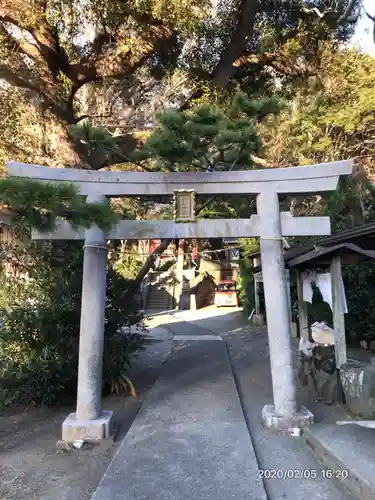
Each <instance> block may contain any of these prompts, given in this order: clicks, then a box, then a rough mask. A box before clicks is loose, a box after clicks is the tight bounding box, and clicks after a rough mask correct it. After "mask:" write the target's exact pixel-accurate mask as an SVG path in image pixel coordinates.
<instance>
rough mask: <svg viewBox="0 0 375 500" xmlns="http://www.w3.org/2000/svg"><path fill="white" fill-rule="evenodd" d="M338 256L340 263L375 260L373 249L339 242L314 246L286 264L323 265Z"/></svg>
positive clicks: (290, 266) (326, 264) (301, 265)
mask: <svg viewBox="0 0 375 500" xmlns="http://www.w3.org/2000/svg"><path fill="white" fill-rule="evenodd" d="M336 256H340V257H341V263H342V264H344V265H345V264H359V263H361V262H369V261H370V262H371V261H375V251H374V250H364V249H363V248H361V247H359V246H357V245H354V244H353V243H340V244H338V245H334V246H329V247H327V246H326V247H316V248H314V249H313V250H311V251H309V252H305V253H302V254H300V255H298V256H294V257H293V258H289V259H288V260H287V261H286V264H287V266H288V267H289V268H292V267H298V268H301V267H324V266H328V265H330V263H331V260H332V258H333V257H336Z"/></svg>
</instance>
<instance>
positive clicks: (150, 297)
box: [146, 266, 176, 311]
mask: <svg viewBox="0 0 375 500" xmlns="http://www.w3.org/2000/svg"><path fill="white" fill-rule="evenodd" d="M175 282H176V279H175V266H172V267H171V268H170V269H168V270H167V271H156V272H152V273H151V274H150V276H149V278H148V294H147V301H146V309H148V310H152V311H167V310H169V309H173V308H174V293H175Z"/></svg>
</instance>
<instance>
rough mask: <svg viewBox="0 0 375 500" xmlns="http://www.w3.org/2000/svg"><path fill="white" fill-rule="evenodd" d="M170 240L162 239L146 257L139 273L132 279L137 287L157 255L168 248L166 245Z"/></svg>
mask: <svg viewBox="0 0 375 500" xmlns="http://www.w3.org/2000/svg"><path fill="white" fill-rule="evenodd" d="M171 242H172V239H165V240H162V241H161V243H160V245H159V246H158V248H156V249H155V250H154V251H153V253H152V254H151V255H150V256H149V257H148V258H147V260H146V262H145V263H144V264H143V266H142V267H141V269H140V271H139V273H138V274H137V277H136V278H135V280H134V283H135V285H136V287H137V288H139V287H140V285H141V283H142V280H143V278H144V277H145V276H146V274H147V273H148V272H149V270H150V269H151V267H152V264H153V263H154V262H155V260H156V259H157V258H158V257H159V255H161V254H162V253H163V252H164V251H165V250H166V249H167V248H168V246H169V244H170V243H171Z"/></svg>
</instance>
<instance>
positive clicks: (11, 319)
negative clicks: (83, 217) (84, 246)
mask: <svg viewBox="0 0 375 500" xmlns="http://www.w3.org/2000/svg"><path fill="white" fill-rule="evenodd" d="M80 247H81V245H80V244H77V243H75V242H74V243H64V244H63V243H53V244H46V243H43V244H39V243H33V242H30V241H29V240H27V239H24V240H23V241H22V242H20V243H19V244H17V245H15V244H14V243H12V244H10V245H8V246H7V247H3V248H2V251H3V252H4V253H5V254H6V256H7V263H8V264H9V268H8V273H7V274H5V273H2V274H1V275H0V290H1V294H0V318H1V320H2V323H3V327H2V328H1V329H0V359H1V362H0V378H1V383H0V393H1V394H2V399H1V405H3V406H9V405H15V404H19V403H22V404H29V403H36V404H40V403H43V404H53V403H56V402H59V401H62V400H64V398H66V397H70V398H72V397H74V395H75V390H76V384H77V369H78V342H79V324H80V306H81V287H82V250H81V248H80ZM24 273H27V276H25V274H24ZM138 311H139V303H138V299H137V294H136V293H135V290H134V286H133V284H132V282H131V281H129V280H125V279H124V278H122V277H121V276H119V274H118V273H116V272H115V271H114V270H113V269H112V268H111V267H110V268H109V269H108V282H107V305H106V318H105V337H104V368H103V370H104V371H103V388H104V389H105V390H111V391H115V392H120V391H124V390H125V389H126V388H127V381H126V378H125V376H126V373H127V371H128V368H129V364H130V361H131V358H132V357H133V356H134V354H135V352H136V350H137V349H139V348H140V347H141V345H142V343H143V337H142V332H141V331H138V332H136V333H129V332H128V333H127V332H126V328H127V327H128V326H129V325H131V324H134V323H137V322H138V321H139V320H140V319H141V318H140V316H139V314H138Z"/></svg>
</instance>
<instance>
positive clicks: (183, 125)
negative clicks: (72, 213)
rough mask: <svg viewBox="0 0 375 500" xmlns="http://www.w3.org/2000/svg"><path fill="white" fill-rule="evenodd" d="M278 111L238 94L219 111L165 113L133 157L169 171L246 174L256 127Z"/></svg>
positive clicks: (256, 145)
mask: <svg viewBox="0 0 375 500" xmlns="http://www.w3.org/2000/svg"><path fill="white" fill-rule="evenodd" d="M279 110H280V104H279V103H278V102H277V101H276V100H274V99H262V100H256V101H254V100H252V99H250V98H249V97H248V96H246V95H245V94H242V93H239V94H236V95H235V96H234V98H233V100H232V103H231V105H230V106H229V107H228V109H227V110H226V111H225V112H224V111H223V110H221V109H220V108H219V107H217V106H213V105H210V104H201V105H199V106H197V107H195V108H194V109H192V110H188V111H175V110H166V111H164V112H162V113H159V114H158V115H157V126H156V129H155V131H154V132H153V133H152V134H151V135H150V136H149V138H148V139H147V141H146V144H145V146H144V147H143V148H142V149H140V150H139V151H137V152H135V153H134V158H135V159H136V160H137V161H142V160H143V161H144V160H151V161H152V162H155V161H156V162H155V163H154V164H153V166H154V168H158V169H163V170H165V169H167V170H171V171H192V170H202V169H204V170H215V171H224V170H233V169H235V168H244V169H249V168H251V166H252V165H253V161H252V158H251V156H252V154H253V153H258V152H259V151H260V149H261V143H260V138H259V134H258V131H257V124H258V123H259V121H261V120H263V119H264V118H265V117H266V116H267V115H269V114H274V113H277V112H278V111H279Z"/></svg>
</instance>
